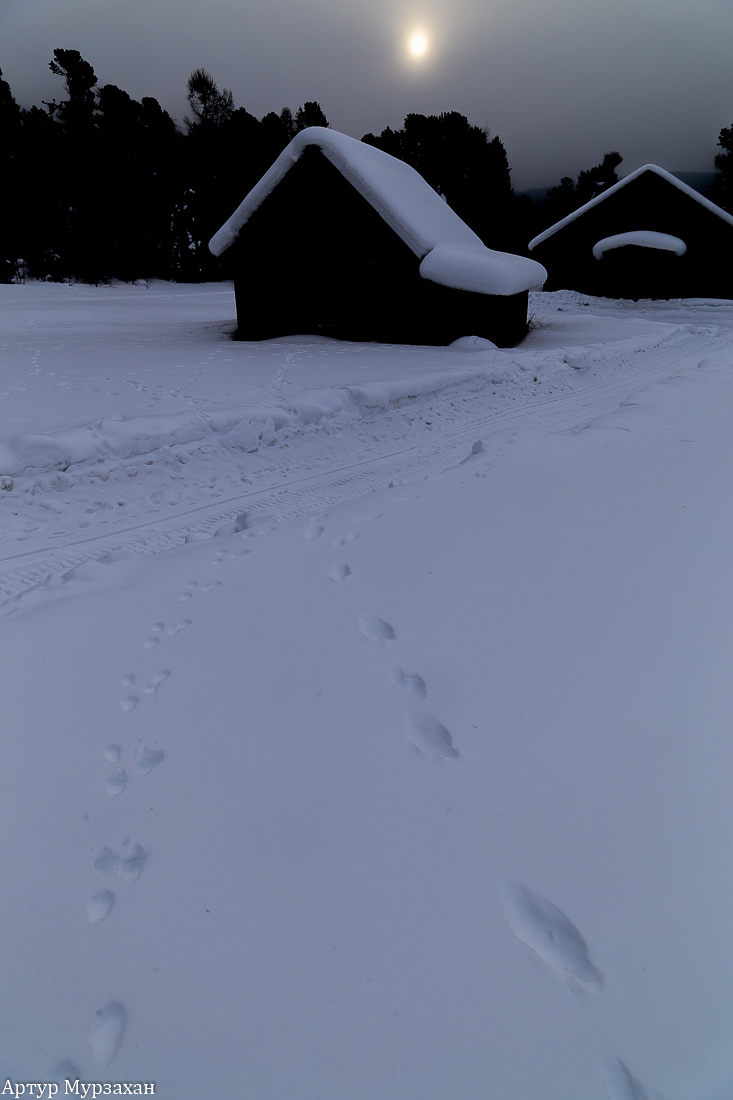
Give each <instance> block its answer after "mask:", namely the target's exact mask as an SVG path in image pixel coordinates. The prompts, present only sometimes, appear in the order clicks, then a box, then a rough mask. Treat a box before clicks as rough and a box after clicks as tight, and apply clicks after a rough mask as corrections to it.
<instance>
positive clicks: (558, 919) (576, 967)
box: [503, 883, 603, 989]
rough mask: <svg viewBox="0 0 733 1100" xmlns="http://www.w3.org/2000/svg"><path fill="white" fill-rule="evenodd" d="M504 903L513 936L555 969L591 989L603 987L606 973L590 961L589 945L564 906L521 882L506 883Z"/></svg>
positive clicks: (505, 913)
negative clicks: (549, 899) (555, 903)
mask: <svg viewBox="0 0 733 1100" xmlns="http://www.w3.org/2000/svg"><path fill="white" fill-rule="evenodd" d="M503 902H504V916H505V917H506V922H507V924H508V925H509V927H510V928H511V930H512V932H513V933H514V935H515V936H516V937H517V939H519V940H521V941H522V943H526V944H527V946H528V947H531V948H532V950H533V951H534V952H535V953H536V954H537V955H539V957H540V958H541V959H542V960H543V961H544V962H546V963H547V965H548V966H549V967H550V968H551V969H552V970H554V971H555V972H556V973H557V974H560V975H561V976H563V977H570V978H576V979H577V980H578V981H579V982H582V983H583V985H585V986H588V987H590V988H593V989H600V988H601V986H602V985H603V975H602V974H601V972H600V970H598V969H597V968H596V967H595V966H594V965H593V963H592V962H591V960H590V956H589V954H588V945H587V944H586V942H585V940H584V939H583V937H582V936H581V934H580V932H579V931H578V929H577V928H576V927H575V925H574V924H573V923H572V921H571V920H570V919H569V918H568V917H567V916H566V915H565V914H564V913H563V911H562V910H561V909H558V907H557V906H556V905H553V903H552V902H551V901H548V900H547V898H543V897H542V896H541V895H540V894H535V893H534V892H533V891H532V890H529V889H528V888H527V887H526V886H523V885H522V883H516V884H513V885H507V886H505V887H504V891H503Z"/></svg>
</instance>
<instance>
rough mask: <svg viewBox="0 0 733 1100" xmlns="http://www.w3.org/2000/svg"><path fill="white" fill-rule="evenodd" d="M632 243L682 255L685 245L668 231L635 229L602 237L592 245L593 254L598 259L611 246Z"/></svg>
mask: <svg viewBox="0 0 733 1100" xmlns="http://www.w3.org/2000/svg"><path fill="white" fill-rule="evenodd" d="M629 244H633V245H636V247H637V248H657V249H659V250H660V251H662V252H674V254H675V256H684V254H685V252H687V245H686V244H685V242H684V241H683V240H682V238H681V237H673V236H671V234H669V233H655V232H654V231H653V230H651V229H635V230H633V231H632V232H631V233H614V235H613V236H612V237H604V238H603V240H601V241H596V243H595V244H594V245H593V255H594V256H595V258H596V259H597V260H600V258H601V256H602V255H603V253H604V252H610V251H611V249H613V248H624V247H625V246H626V245H629Z"/></svg>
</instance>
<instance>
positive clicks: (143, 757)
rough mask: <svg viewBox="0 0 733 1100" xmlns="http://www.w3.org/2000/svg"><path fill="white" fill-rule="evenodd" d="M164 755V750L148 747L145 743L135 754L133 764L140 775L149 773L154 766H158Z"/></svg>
mask: <svg viewBox="0 0 733 1100" xmlns="http://www.w3.org/2000/svg"><path fill="white" fill-rule="evenodd" d="M164 757H165V753H164V752H159V751H158V750H157V749H146V748H145V746H144V745H143V747H142V748H141V749H138V751H137V753H136V754H135V762H134V763H133V765H132V766H133V768H134V769H135V771H136V772H137V773H138V775H147V774H148V772H151V771H152V770H153V768H157V767H158V764H160V762H161V761H162V760H163V759H164Z"/></svg>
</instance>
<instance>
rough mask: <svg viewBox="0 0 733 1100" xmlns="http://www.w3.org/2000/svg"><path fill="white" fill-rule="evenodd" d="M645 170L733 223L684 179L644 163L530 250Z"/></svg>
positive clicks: (542, 235) (539, 237) (732, 219)
mask: <svg viewBox="0 0 733 1100" xmlns="http://www.w3.org/2000/svg"><path fill="white" fill-rule="evenodd" d="M644 172H654V173H656V175H658V176H661V178H662V179H663V180H666V181H667V183H671V184H672V185H673V186H674V187H676V188H677V189H678V190H679V191H681V192H682V193H683V194H684V195H687V197H688V198H690V199H694V200H695V202H698V203H700V205H701V206H704V207H705V209H706V210H709V211H710V213H711V214H717V216H718V217H719V218H722V220H723V221H725V222H727V223H728V225H733V215H731V214H727V213H726V212H725V210H721V208H720V207H719V206H716V205H715V203H714V202H711V201H710V199H706V198H705V197H704V196H703V195H701V194H700V193H699V191H694V190H693V189H692V188H691V187H688V185H687V184H686V183H683V182H682V180H678V179H677V177H676V176H673V175H672V173H671V172H666V171H665V170H664V168H660V167H659V166H658V165H656V164H644V165H642V167H641V168H637V169H636V171H635V172H631V173H629V175H628V176H624V178H623V179H622V180H619V181H618V183H614V185H613V186H612V187H609V188H608V190H607V191H602V192H601V194H600V195H596V197H595V198H594V199H591V200H590V202H587V203H585V204H584V205H583V206H580V207H578V209H577V210H574V211H573V213H572V214H568V216H567V217H566V218H562V220H561V221H559V222H556V223H555V225H551V226H550V228H549V229H545V230H544V232H543V233H539V234H538V235H537V236H536V237H535V238H534V239H533V240H531V241H530V242H529V244H528V246H527V247H528V248H529V250H530V251H532V249H533V248H535V247H536V245H538V244H541V243H542V241H546V240H547V238H548V237H552V236H553V234H555V233H557V232H558V230H560V229H564V228H565V226H566V225H570V223H571V222H574V221H575V220H576V219H577V218H581V217H582V216H583V214H585V213H586V211H588V210H590V209H591V208H592V207H594V206H598V204H599V203H601V202H604V201H605V199H608V198H610V197H611V195H615V194H616V192H617V191H620V190H621V188H622V187H626V185H627V184H629V183H631V181H632V180H635V179H638V178H639V176H641V175H643V173H644Z"/></svg>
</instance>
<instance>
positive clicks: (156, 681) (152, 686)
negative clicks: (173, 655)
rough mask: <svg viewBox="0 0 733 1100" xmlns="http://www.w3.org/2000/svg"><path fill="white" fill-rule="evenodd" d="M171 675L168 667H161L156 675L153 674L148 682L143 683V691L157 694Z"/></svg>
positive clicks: (148, 693)
mask: <svg viewBox="0 0 733 1100" xmlns="http://www.w3.org/2000/svg"><path fill="white" fill-rule="evenodd" d="M169 676H170V671H169V670H168V669H167V668H161V669H159V670H158V671H157V672H156V673H155V675H154V676H151V677H150V679H149V680H148V682H147V684H143V691H144V692H145V694H146V695H155V693H156V691H157V690H158V688H159V687H160V685H161V684H162V683H163V681H164V680H167V679H168V677H169Z"/></svg>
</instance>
